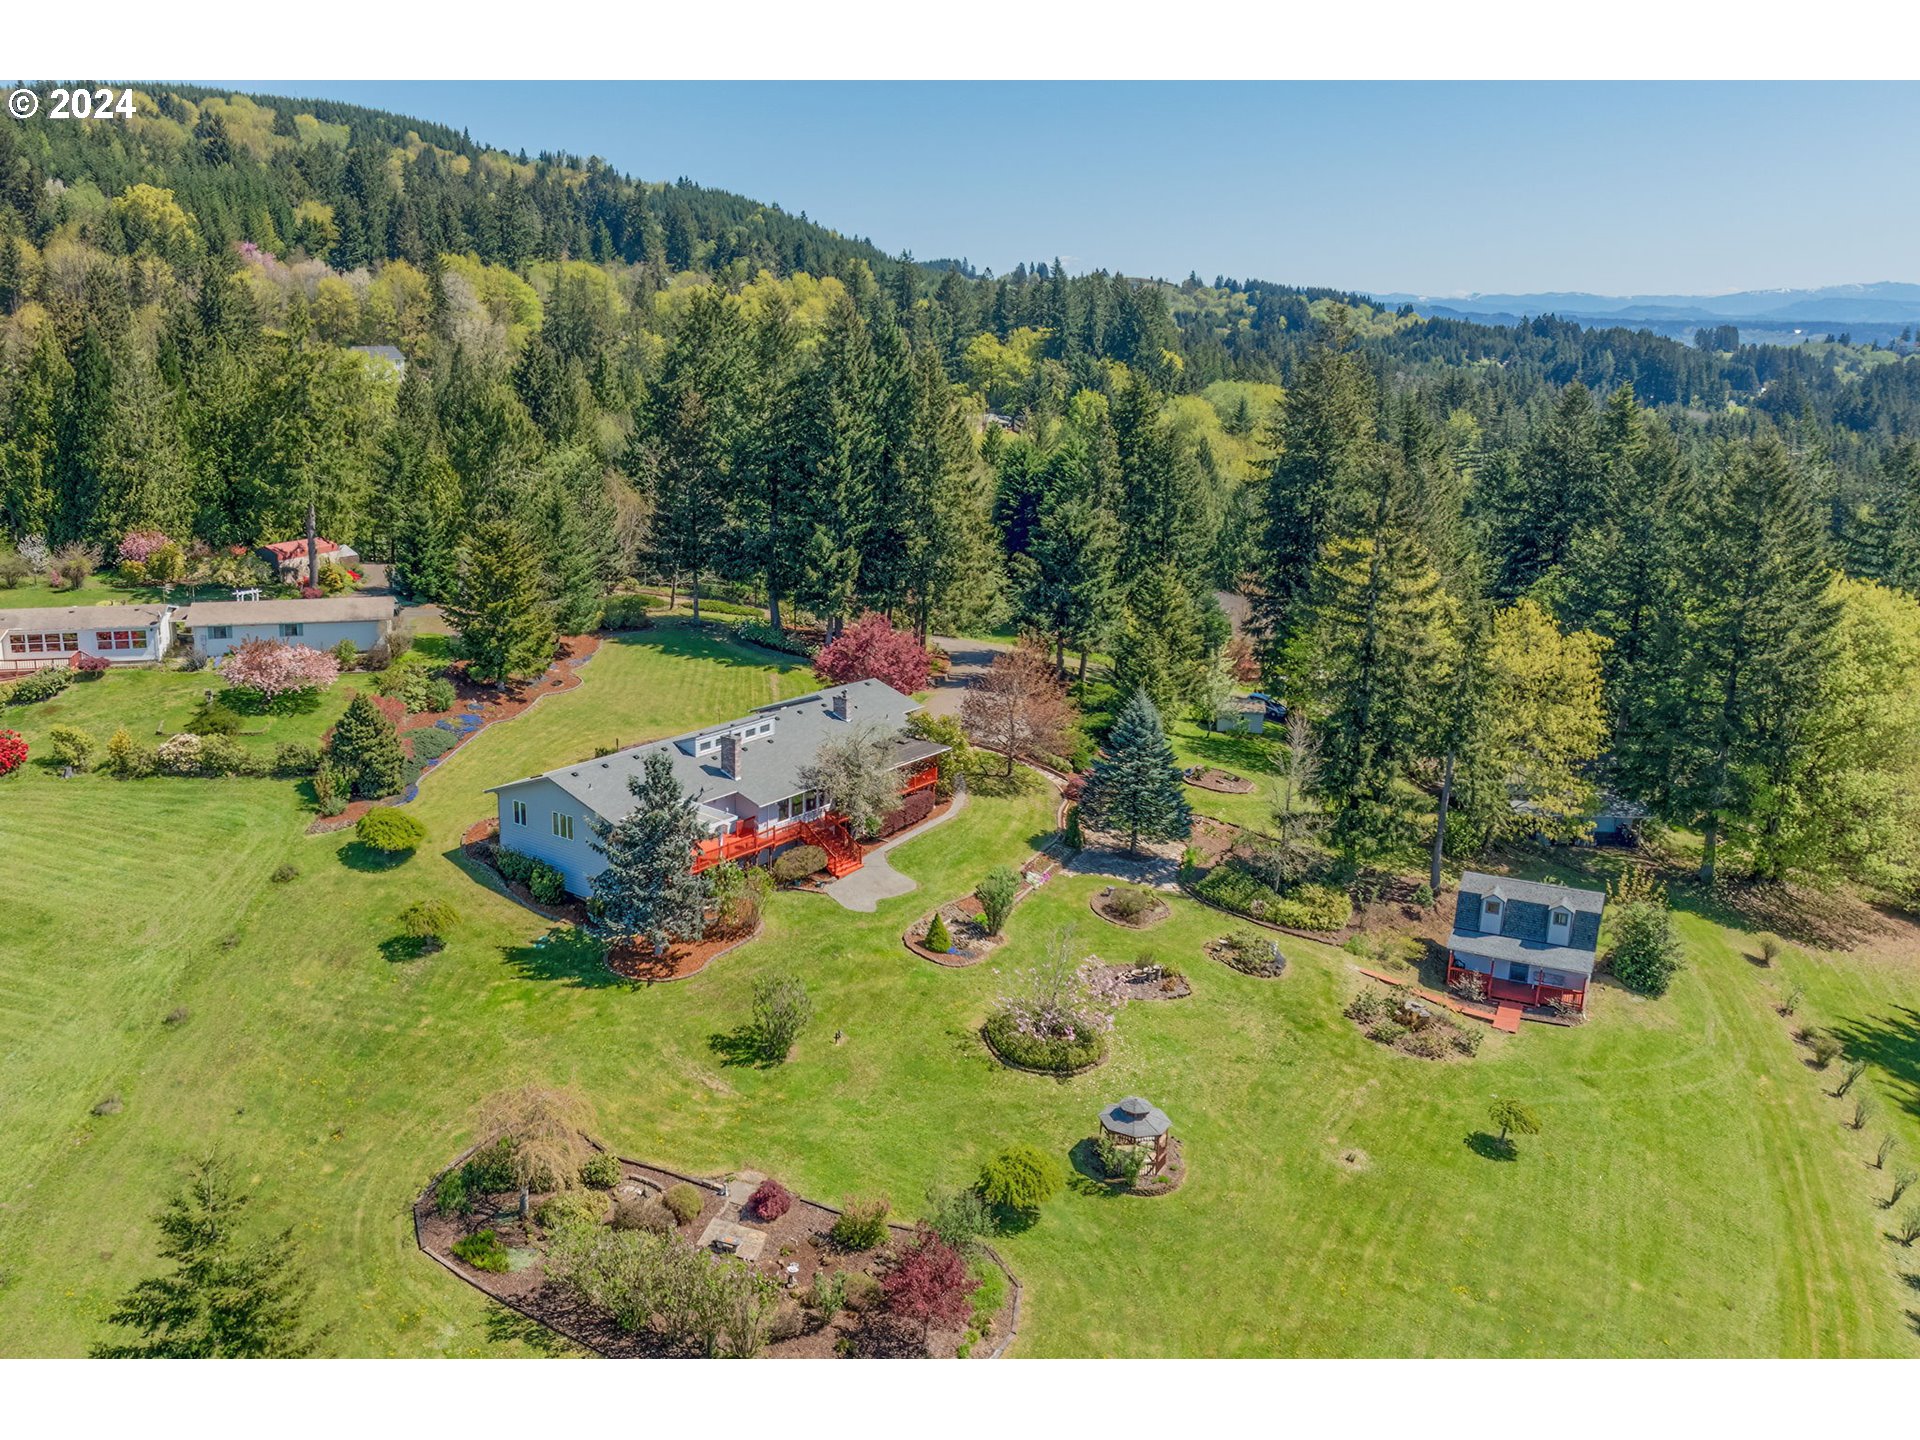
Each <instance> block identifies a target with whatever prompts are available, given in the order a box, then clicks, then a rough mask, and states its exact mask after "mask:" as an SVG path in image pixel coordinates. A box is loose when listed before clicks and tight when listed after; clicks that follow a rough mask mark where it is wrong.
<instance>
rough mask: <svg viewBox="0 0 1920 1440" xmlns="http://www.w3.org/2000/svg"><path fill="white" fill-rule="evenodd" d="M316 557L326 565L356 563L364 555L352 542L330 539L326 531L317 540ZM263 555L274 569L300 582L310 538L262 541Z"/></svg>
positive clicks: (284, 576)
mask: <svg viewBox="0 0 1920 1440" xmlns="http://www.w3.org/2000/svg"><path fill="white" fill-rule="evenodd" d="M313 548H314V553H315V556H316V558H317V559H318V560H319V561H320V563H321V564H322V565H325V564H328V563H332V564H335V565H346V566H352V564H353V563H354V562H355V561H356V560H358V559H359V558H360V553H359V551H357V550H355V549H354V548H353V547H352V546H351V545H341V544H338V543H336V542H335V541H332V540H329V539H327V538H326V537H325V536H324V535H323V536H320V537H319V538H317V539H316V540H315V541H314V542H313ZM256 553H257V554H258V555H259V557H260V558H261V559H262V560H264V561H266V562H267V564H269V565H271V566H272V567H273V570H274V573H275V574H277V575H279V576H280V577H281V579H283V580H289V581H294V582H298V581H299V580H301V579H302V578H304V577H305V575H306V573H307V542H306V539H305V537H302V538H301V539H298V540H274V541H270V542H269V543H267V544H265V545H262V546H261V547H260V548H259V550H258V551H257V552H256Z"/></svg>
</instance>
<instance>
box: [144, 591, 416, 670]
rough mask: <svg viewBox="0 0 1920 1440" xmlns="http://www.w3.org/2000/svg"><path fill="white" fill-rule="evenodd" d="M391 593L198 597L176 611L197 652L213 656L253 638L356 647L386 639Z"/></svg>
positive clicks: (371, 646)
mask: <svg viewBox="0 0 1920 1440" xmlns="http://www.w3.org/2000/svg"><path fill="white" fill-rule="evenodd" d="M395 609H396V607H395V605H394V600H393V597H392V596H391V595H328V596H320V597H316V598H314V599H311V600H304V599H290V600H196V601H195V602H194V603H192V604H191V605H187V606H185V607H183V608H182V609H180V610H179V611H178V612H176V614H175V616H174V619H175V621H176V622H177V623H178V624H179V625H181V626H182V627H184V628H185V630H186V631H187V634H188V638H189V639H190V640H191V642H192V644H193V653H194V654H195V655H196V656H198V657H200V658H201V659H207V660H213V659H218V658H219V657H220V656H222V655H224V654H226V653H227V652H228V651H229V650H232V649H234V648H235V647H237V646H240V645H244V644H245V643H246V642H247V641H249V640H284V641H286V642H287V643H288V644H290V645H305V646H307V647H309V648H310V649H314V650H331V649H333V648H334V647H335V646H336V645H338V644H339V643H340V642H341V641H342V640H346V641H349V642H351V643H352V645H353V648H354V649H356V650H372V649H374V648H375V647H377V646H382V645H385V644H386V643H387V640H388V638H389V637H390V636H391V635H392V633H393V619H394V614H395Z"/></svg>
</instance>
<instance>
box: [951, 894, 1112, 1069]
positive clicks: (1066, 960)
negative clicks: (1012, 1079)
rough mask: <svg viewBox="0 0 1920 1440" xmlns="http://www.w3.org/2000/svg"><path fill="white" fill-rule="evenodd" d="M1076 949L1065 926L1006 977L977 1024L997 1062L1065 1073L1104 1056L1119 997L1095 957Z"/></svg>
mask: <svg viewBox="0 0 1920 1440" xmlns="http://www.w3.org/2000/svg"><path fill="white" fill-rule="evenodd" d="M1077 952H1078V946H1077V943H1076V942H1075V940H1074V935H1073V928H1072V927H1071V926H1067V927H1065V928H1063V929H1061V930H1060V931H1058V932H1056V934H1055V935H1054V937H1053V939H1052V941H1051V942H1050V943H1049V944H1048V945H1047V947H1046V950H1045V951H1044V952H1043V954H1042V955H1041V958H1040V959H1039V960H1038V961H1036V962H1035V963H1034V964H1033V965H1031V966H1029V967H1028V968H1026V969H1024V970H1019V971H1016V972H1014V974H1013V975H1012V976H1010V977H1009V980H1010V983H1009V985H1008V987H1007V990H1006V991H1005V993H1003V994H1002V995H1001V996H1000V997H999V998H998V999H997V1000H995V1002H994V1006H993V1009H992V1011H991V1012H989V1014H988V1016H987V1019H986V1023H985V1024H984V1025H982V1026H981V1027H980V1038H981V1039H982V1040H984V1041H985V1042H986V1045H987V1048H988V1049H989V1050H991V1051H992V1052H993V1055H994V1058H995V1059H997V1060H999V1061H1000V1063H1001V1064H1003V1065H1006V1066H1009V1067H1011V1068H1012V1069H1015V1070H1027V1071H1031V1072H1033V1073H1034V1074H1037V1075H1052V1076H1056V1077H1060V1078H1064V1077H1067V1076H1071V1075H1080V1074H1083V1073H1085V1072H1086V1071H1088V1070H1091V1069H1093V1068H1094V1066H1096V1065H1099V1064H1102V1063H1104V1062H1105V1060H1106V1058H1107V1035H1108V1033H1109V1032H1110V1031H1111V1030H1112V1029H1113V1017H1114V1013H1115V1012H1116V1011H1117V1010H1118V1009H1119V1008H1120V1004H1121V997H1120V996H1119V995H1118V994H1116V993H1114V989H1113V986H1112V984H1111V983H1110V982H1107V981H1105V980H1104V979H1103V976H1102V974H1101V971H1102V970H1103V969H1104V967H1101V966H1100V965H1099V963H1098V960H1097V958H1096V957H1093V956H1087V957H1085V958H1081V957H1079V956H1078V953H1077Z"/></svg>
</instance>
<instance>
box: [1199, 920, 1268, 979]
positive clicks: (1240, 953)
mask: <svg viewBox="0 0 1920 1440" xmlns="http://www.w3.org/2000/svg"><path fill="white" fill-rule="evenodd" d="M1207 954H1208V955H1209V956H1211V957H1212V958H1213V959H1215V960H1218V961H1219V962H1220V963H1221V964H1222V965H1225V966H1227V967H1228V968H1230V969H1233V970H1238V971H1239V972H1240V973H1241V974H1242V975H1252V976H1255V977H1256V978H1258V979H1261V980H1278V979H1279V978H1280V977H1281V976H1282V975H1284V974H1286V973H1287V957H1286V956H1285V955H1283V954H1281V953H1280V943H1279V942H1278V941H1277V940H1275V939H1273V937H1272V936H1270V935H1262V934H1260V933H1259V932H1258V931H1256V930H1236V931H1234V932H1233V933H1232V934H1231V935H1222V936H1221V937H1220V938H1219V939H1218V940H1212V941H1209V942H1208V943H1207Z"/></svg>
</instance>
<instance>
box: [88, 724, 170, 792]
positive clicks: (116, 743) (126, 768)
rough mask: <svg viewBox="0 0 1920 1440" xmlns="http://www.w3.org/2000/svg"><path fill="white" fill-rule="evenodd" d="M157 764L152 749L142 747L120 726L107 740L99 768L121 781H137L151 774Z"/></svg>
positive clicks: (157, 761)
mask: <svg viewBox="0 0 1920 1440" xmlns="http://www.w3.org/2000/svg"><path fill="white" fill-rule="evenodd" d="M159 763H160V757H159V755H158V753H157V752H156V751H155V750H154V749H153V747H152V746H150V745H142V744H141V743H140V742H139V741H138V740H135V739H134V738H133V736H132V735H131V734H130V733H129V732H128V730H127V727H126V726H124V725H121V726H118V727H116V728H115V730H114V732H113V734H112V735H111V736H109V737H108V739H107V755H106V758H105V759H104V760H102V761H101V762H100V768H101V769H102V770H104V771H106V773H107V774H109V775H113V776H116V777H118V778H119V779H121V780H139V779H142V778H144V777H145V776H148V775H151V774H153V772H154V769H155V768H156V767H157V766H158V765H159Z"/></svg>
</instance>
